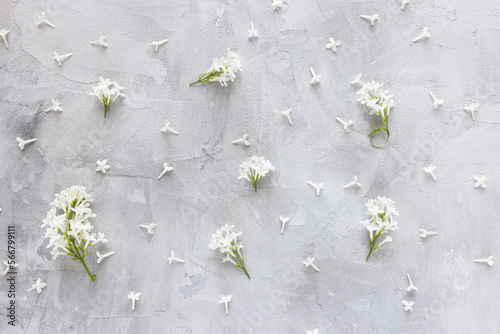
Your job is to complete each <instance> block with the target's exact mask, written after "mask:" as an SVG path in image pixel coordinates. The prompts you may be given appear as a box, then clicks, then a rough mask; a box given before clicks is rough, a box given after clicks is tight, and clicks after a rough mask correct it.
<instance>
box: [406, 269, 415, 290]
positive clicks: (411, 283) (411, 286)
mask: <svg viewBox="0 0 500 334" xmlns="http://www.w3.org/2000/svg"><path fill="white" fill-rule="evenodd" d="M406 276H408V284H410V285H409V286H408V287H407V288H406V291H407V292H410V291H411V290H414V291H417V290H418V288H417V287H416V286H415V285H413V282H412V280H411V277H410V274H408V273H406Z"/></svg>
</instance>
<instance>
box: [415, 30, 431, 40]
mask: <svg viewBox="0 0 500 334" xmlns="http://www.w3.org/2000/svg"><path fill="white" fill-rule="evenodd" d="M429 38H431V34H430V33H429V28H427V27H424V30H423V31H422V33H421V34H420V35H418V36H417V37H416V38H415V39H414V40H413V43H415V42H418V41H421V40H423V39H429Z"/></svg>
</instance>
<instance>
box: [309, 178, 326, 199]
mask: <svg viewBox="0 0 500 334" xmlns="http://www.w3.org/2000/svg"><path fill="white" fill-rule="evenodd" d="M307 184H309V185H310V186H311V187H313V188H314V189H316V196H319V194H321V190H324V189H325V185H324V184H323V182H321V183H320V184H316V183H313V182H311V181H307Z"/></svg>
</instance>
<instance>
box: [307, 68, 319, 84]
mask: <svg viewBox="0 0 500 334" xmlns="http://www.w3.org/2000/svg"><path fill="white" fill-rule="evenodd" d="M309 69H310V70H311V75H312V78H311V81H309V84H311V85H316V84H319V83H320V82H321V75H316V73H315V72H314V70H313V68H312V67H309Z"/></svg>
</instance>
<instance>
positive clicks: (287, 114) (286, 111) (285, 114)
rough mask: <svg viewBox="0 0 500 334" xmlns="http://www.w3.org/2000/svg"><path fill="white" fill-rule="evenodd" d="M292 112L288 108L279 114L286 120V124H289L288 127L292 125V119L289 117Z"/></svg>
mask: <svg viewBox="0 0 500 334" xmlns="http://www.w3.org/2000/svg"><path fill="white" fill-rule="evenodd" d="M292 111H293V109H292V108H288V109H287V110H285V111H282V112H281V114H282V115H283V116H285V117H286V118H287V119H288V123H290V125H293V122H292V117H291V116H290V113H291V112H292Z"/></svg>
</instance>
